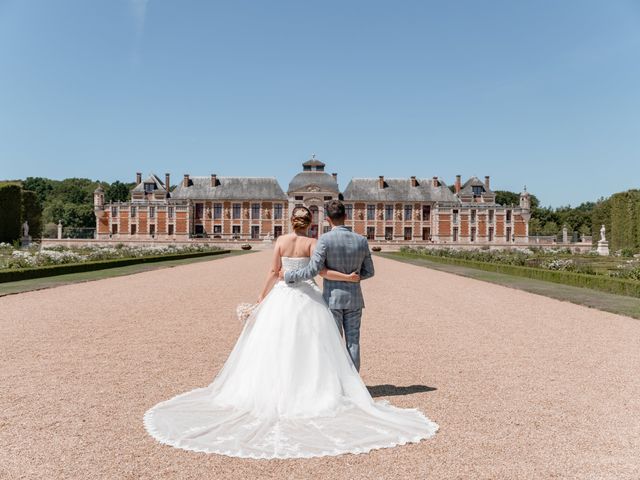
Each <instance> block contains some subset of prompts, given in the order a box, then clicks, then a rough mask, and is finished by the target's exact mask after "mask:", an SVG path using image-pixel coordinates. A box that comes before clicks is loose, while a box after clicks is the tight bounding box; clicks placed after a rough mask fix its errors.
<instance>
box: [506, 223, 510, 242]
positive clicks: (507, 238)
mask: <svg viewBox="0 0 640 480" xmlns="http://www.w3.org/2000/svg"><path fill="white" fill-rule="evenodd" d="M505 240H506V241H507V242H510V241H511V227H507V234H506V235H505Z"/></svg>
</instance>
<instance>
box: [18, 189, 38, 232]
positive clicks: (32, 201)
mask: <svg viewBox="0 0 640 480" xmlns="http://www.w3.org/2000/svg"><path fill="white" fill-rule="evenodd" d="M25 220H26V221H27V223H28V224H29V235H30V236H31V238H40V236H41V235H42V206H41V204H40V200H39V199H38V195H37V194H36V192H32V191H30V190H22V221H23V222H24V221H25Z"/></svg>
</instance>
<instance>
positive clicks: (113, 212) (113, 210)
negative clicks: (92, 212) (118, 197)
mask: <svg viewBox="0 0 640 480" xmlns="http://www.w3.org/2000/svg"><path fill="white" fill-rule="evenodd" d="M111 216H112V217H117V216H118V207H111Z"/></svg>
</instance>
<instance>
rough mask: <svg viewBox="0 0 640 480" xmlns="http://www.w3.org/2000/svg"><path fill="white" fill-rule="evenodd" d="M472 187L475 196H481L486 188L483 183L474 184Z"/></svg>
mask: <svg viewBox="0 0 640 480" xmlns="http://www.w3.org/2000/svg"><path fill="white" fill-rule="evenodd" d="M471 188H472V189H473V196H474V197H479V196H480V195H482V192H483V191H484V188H482V186H481V185H474V186H473V187H471Z"/></svg>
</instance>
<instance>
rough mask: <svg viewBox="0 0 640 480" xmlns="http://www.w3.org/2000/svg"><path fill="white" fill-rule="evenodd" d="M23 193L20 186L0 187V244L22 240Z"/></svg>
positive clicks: (7, 185)
mask: <svg viewBox="0 0 640 480" xmlns="http://www.w3.org/2000/svg"><path fill="white" fill-rule="evenodd" d="M21 210H22V191H21V188H20V186H19V185H15V184H6V185H0V242H7V243H13V242H14V241H16V240H18V239H19V238H20V236H21V235H20V234H21V232H20V225H21V223H20V217H21Z"/></svg>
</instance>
